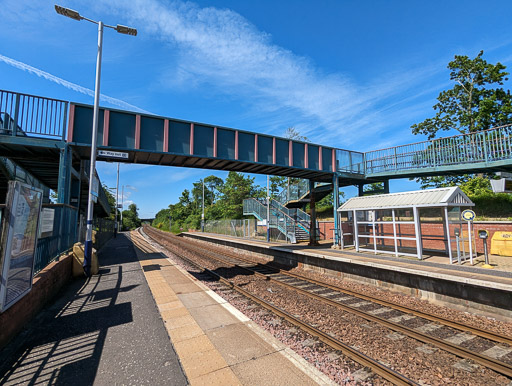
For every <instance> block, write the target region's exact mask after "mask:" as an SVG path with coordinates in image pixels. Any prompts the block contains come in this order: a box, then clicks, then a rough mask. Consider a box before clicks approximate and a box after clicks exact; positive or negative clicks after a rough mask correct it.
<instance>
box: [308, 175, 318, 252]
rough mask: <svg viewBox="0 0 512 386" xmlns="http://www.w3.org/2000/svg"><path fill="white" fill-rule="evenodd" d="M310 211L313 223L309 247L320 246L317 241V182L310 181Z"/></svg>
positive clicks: (310, 230) (310, 229)
mask: <svg viewBox="0 0 512 386" xmlns="http://www.w3.org/2000/svg"><path fill="white" fill-rule="evenodd" d="M309 200H310V201H309V209H310V210H311V223H310V224H309V245H318V241H317V240H316V208H315V182H314V181H312V180H309Z"/></svg>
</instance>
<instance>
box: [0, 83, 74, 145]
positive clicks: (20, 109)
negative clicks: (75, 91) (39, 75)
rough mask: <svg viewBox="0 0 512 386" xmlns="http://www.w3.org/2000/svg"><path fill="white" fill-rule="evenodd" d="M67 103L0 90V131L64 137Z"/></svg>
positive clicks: (13, 133)
mask: <svg viewBox="0 0 512 386" xmlns="http://www.w3.org/2000/svg"><path fill="white" fill-rule="evenodd" d="M68 104H69V103H68V102H66V101H63V100H59V99H53V98H45V97H39V96H34V95H29V94H22V93H18V92H12V91H6V90H0V132H4V133H7V134H10V135H12V136H20V135H21V136H26V135H30V136H33V137H39V138H57V139H60V140H65V136H66V126H67V114H68Z"/></svg>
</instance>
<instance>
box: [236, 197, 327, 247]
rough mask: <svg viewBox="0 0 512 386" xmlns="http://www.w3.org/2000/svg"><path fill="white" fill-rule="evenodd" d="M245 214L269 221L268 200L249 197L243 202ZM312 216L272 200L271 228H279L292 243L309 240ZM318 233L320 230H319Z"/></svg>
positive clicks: (268, 222) (269, 222)
mask: <svg viewBox="0 0 512 386" xmlns="http://www.w3.org/2000/svg"><path fill="white" fill-rule="evenodd" d="M243 208H244V212H243V213H244V215H245V216H254V217H256V218H257V219H258V220H260V221H267V200H265V199H256V198H248V199H245V200H244V203H243ZM310 222H311V218H310V216H309V215H308V214H307V213H306V212H304V211H302V210H300V209H289V208H287V207H285V206H284V205H282V204H281V203H280V202H278V201H276V200H274V199H271V200H270V219H268V221H267V224H269V228H270V229H277V230H278V231H279V232H281V234H283V236H284V237H285V238H286V239H287V240H288V241H290V242H291V243H296V242H299V241H307V240H309V237H310V236H309V235H310ZM317 234H318V232H317Z"/></svg>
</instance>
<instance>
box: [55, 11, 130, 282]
mask: <svg viewBox="0 0 512 386" xmlns="http://www.w3.org/2000/svg"><path fill="white" fill-rule="evenodd" d="M55 11H57V13H58V14H59V15H62V16H66V17H69V18H71V19H74V20H78V21H81V20H87V21H89V22H91V23H94V24H97V25H98V56H97V60H96V83H95V87H94V113H93V119H92V140H91V169H90V173H89V179H90V180H89V196H88V202H87V234H86V236H85V250H84V272H85V275H86V276H87V277H90V276H91V260H92V215H93V213H92V212H93V205H94V203H93V190H92V181H93V179H94V176H95V170H96V145H97V144H96V137H97V133H98V110H99V102H100V77H101V54H102V45H103V27H107V28H112V29H114V30H116V31H117V32H119V33H121V34H125V35H132V36H137V30H136V29H135V28H130V27H126V26H123V25H119V24H118V25H117V26H115V27H114V26H112V25H107V24H103V22H102V21H95V20H91V19H88V18H86V17H84V16H82V15H80V13H78V12H77V11H74V10H72V9H69V8H64V7H61V6H60V5H55ZM94 193H95V194H96V195H97V194H98V192H94Z"/></svg>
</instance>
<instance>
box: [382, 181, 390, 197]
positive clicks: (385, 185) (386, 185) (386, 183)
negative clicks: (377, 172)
mask: <svg viewBox="0 0 512 386" xmlns="http://www.w3.org/2000/svg"><path fill="white" fill-rule="evenodd" d="M383 184H384V192H382V193H384V194H389V180H385V181H383Z"/></svg>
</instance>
